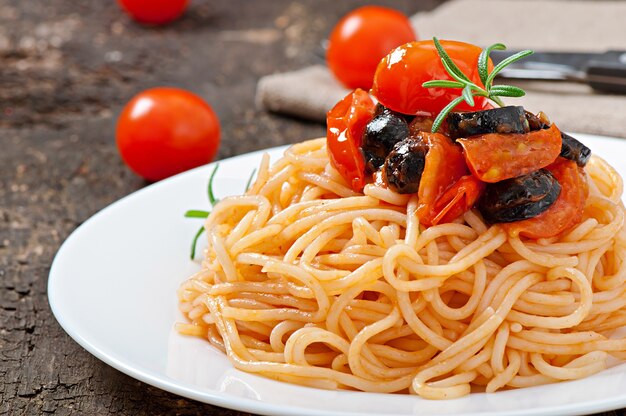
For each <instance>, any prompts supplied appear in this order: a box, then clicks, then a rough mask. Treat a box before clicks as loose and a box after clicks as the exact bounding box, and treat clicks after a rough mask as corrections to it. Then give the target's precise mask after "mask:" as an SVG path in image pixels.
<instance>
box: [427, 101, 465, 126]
mask: <svg viewBox="0 0 626 416" xmlns="http://www.w3.org/2000/svg"><path fill="white" fill-rule="evenodd" d="M464 99H465V98H464V97H463V96H460V97H456V98H455V99H454V100H452V101H450V103H449V104H448V105H447V106H445V107H444V108H443V110H441V112H440V113H439V115H438V116H437V118H435V121H434V122H433V127H432V129H431V130H430V131H431V132H433V133H437V130H439V127H441V123H443V121H444V120H445V119H446V117H447V116H448V113H449V112H450V111H452V109H453V108H454V107H456V106H457V105H459V104H460V103H461V102H462V101H463V100H464Z"/></svg>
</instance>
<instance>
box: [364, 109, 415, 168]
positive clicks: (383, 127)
mask: <svg viewBox="0 0 626 416" xmlns="http://www.w3.org/2000/svg"><path fill="white" fill-rule="evenodd" d="M408 136H409V126H408V124H407V122H406V120H405V119H404V118H403V117H402V116H401V115H398V113H395V112H393V111H391V110H389V109H386V108H384V107H383V108H382V110H380V111H378V114H376V115H375V116H374V118H373V119H372V120H371V121H370V122H369V123H367V126H366V127H365V134H364V135H363V142H362V144H361V152H362V153H363V156H364V158H365V167H366V169H367V171H368V172H369V173H373V172H375V171H377V170H378V169H379V168H380V167H381V166H382V165H383V163H384V162H385V158H386V157H387V155H388V154H389V152H390V151H391V149H392V148H393V146H394V145H395V144H396V143H398V142H399V141H401V140H404V139H405V138H407V137H408Z"/></svg>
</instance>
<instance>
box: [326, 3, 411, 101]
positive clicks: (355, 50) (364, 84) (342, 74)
mask: <svg viewBox="0 0 626 416" xmlns="http://www.w3.org/2000/svg"><path fill="white" fill-rule="evenodd" d="M415 39H416V36H415V32H414V31H413V27H412V26H411V22H410V21H409V19H408V18H407V17H406V16H405V15H404V14H402V13H400V12H398V11H396V10H393V9H390V8H387V7H380V6H364V7H360V8H358V9H355V10H353V11H352V12H350V13H348V14H347V15H346V16H344V17H343V18H342V19H341V20H340V21H339V23H337V25H335V27H334V28H333V30H332V32H331V34H330V38H329V41H330V42H329V45H328V51H327V53H326V61H327V63H328V67H329V68H330V70H331V72H332V73H333V74H334V75H335V77H336V78H337V79H338V80H339V81H340V82H341V83H342V84H344V85H345V86H346V87H347V88H364V89H367V90H369V89H370V88H371V86H372V80H373V78H374V72H375V71H376V67H377V65H378V63H379V62H380V60H381V59H382V58H383V57H384V56H385V55H386V54H387V53H389V51H390V50H392V49H393V48H395V47H397V46H399V45H402V44H404V43H406V42H410V41H413V40H415Z"/></svg>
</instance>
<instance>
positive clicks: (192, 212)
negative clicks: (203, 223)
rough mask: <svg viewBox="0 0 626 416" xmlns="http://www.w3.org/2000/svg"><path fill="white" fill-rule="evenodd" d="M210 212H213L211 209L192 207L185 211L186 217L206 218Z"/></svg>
mask: <svg viewBox="0 0 626 416" xmlns="http://www.w3.org/2000/svg"><path fill="white" fill-rule="evenodd" d="M210 213H211V212H210V211H201V210H198V209H190V210H189V211H187V212H185V217H186V218H206V217H208V216H209V214H210Z"/></svg>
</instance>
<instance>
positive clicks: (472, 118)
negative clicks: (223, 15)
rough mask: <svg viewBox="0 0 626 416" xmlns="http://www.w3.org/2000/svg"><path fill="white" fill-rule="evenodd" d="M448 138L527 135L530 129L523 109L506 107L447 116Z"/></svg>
mask: <svg viewBox="0 0 626 416" xmlns="http://www.w3.org/2000/svg"><path fill="white" fill-rule="evenodd" d="M447 120H448V130H449V132H450V137H452V138H453V139H456V138H458V137H469V136H474V135H477V134H487V133H503V134H504V133H528V132H529V131H530V127H529V125H528V120H527V119H526V114H525V112H524V107H521V106H508V107H502V108H493V109H491V110H484V111H475V112H468V113H450V114H448V119H447Z"/></svg>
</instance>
